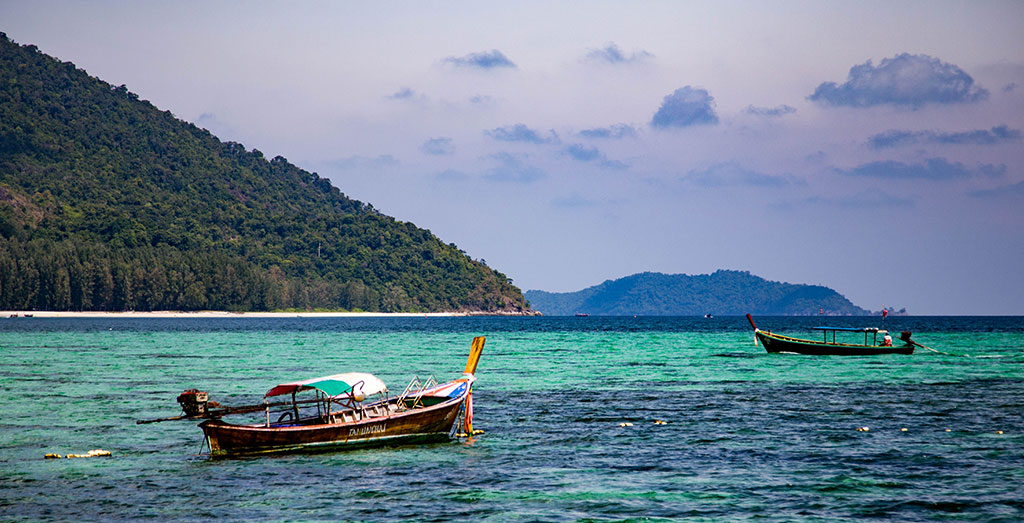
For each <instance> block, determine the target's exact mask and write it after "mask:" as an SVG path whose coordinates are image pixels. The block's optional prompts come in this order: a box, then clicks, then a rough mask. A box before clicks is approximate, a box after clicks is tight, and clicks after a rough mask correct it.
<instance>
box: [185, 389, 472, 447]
mask: <svg viewBox="0 0 1024 523" xmlns="http://www.w3.org/2000/svg"><path fill="white" fill-rule="evenodd" d="M467 389H468V387H467ZM467 393H468V391H467ZM467 393H464V394H462V395H460V396H458V397H455V398H451V399H449V400H447V401H444V402H441V403H438V404H436V405H432V406H429V407H422V408H416V409H409V410H405V411H401V412H396V413H393V414H391V415H386V416H379V417H372V418H367V419H362V420H357V421H348V422H341V423H323V424H311V425H298V426H285V427H274V426H271V427H267V426H265V425H234V424H231V423H226V422H224V421H221V420H219V419H212V420H207V421H204V422H202V423H200V424H199V427H200V428H202V429H203V433H204V434H205V435H206V438H207V440H208V441H209V443H210V453H211V454H212V455H214V456H225V455H238V454H255V453H268V452H291V451H314V450H317V451H318V450H325V451H326V450H336V449H338V448H354V447H368V446H385V445H392V444H398V443H413V442H430V441H445V440H447V439H448V437H449V434H450V433H451V430H452V426H453V425H454V424H455V420H456V418H458V415H459V411H460V409H461V408H462V406H463V404H464V403H465V401H466V396H467Z"/></svg>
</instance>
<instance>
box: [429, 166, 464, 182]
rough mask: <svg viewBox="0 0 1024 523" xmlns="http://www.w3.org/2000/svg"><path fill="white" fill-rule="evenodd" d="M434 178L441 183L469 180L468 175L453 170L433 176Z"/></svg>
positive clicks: (446, 170)
mask: <svg viewBox="0 0 1024 523" xmlns="http://www.w3.org/2000/svg"><path fill="white" fill-rule="evenodd" d="M434 178H435V179H437V180H438V181H442V182H461V181H464V180H468V179H469V175H468V174H466V173H464V172H462V171H458V170H455V169H445V170H443V171H441V172H439V173H437V174H435V175H434Z"/></svg>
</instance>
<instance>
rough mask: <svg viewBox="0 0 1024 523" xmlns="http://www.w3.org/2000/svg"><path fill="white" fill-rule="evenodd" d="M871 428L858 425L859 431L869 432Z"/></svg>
mask: <svg viewBox="0 0 1024 523" xmlns="http://www.w3.org/2000/svg"><path fill="white" fill-rule="evenodd" d="M869 430H871V429H869V428H867V427H857V432H867V431H869Z"/></svg>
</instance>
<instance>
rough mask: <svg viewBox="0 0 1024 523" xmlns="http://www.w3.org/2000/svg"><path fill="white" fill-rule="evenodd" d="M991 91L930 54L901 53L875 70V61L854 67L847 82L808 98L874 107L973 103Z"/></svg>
mask: <svg viewBox="0 0 1024 523" xmlns="http://www.w3.org/2000/svg"><path fill="white" fill-rule="evenodd" d="M988 94H989V93H988V91H987V90H985V89H983V88H982V87H980V86H977V85H975V84H974V79H973V78H971V75H969V74H967V73H966V72H964V71H963V69H960V68H959V67H957V66H955V65H953V64H949V63H945V62H942V61H940V60H939V59H938V58H932V57H930V56H928V55H923V54H920V55H912V54H907V53H903V54H899V55H896V56H895V57H893V58H885V59H883V60H882V63H880V64H879V65H878V67H875V66H873V65H871V60H868V61H867V62H865V63H864V64H861V65H855V66H853V67H851V68H850V74H849V76H848V77H847V80H846V83H844V84H842V85H836V84H835V82H825V83H823V84H821V85H819V86H818V88H817V89H815V90H814V94H812V95H810V96H808V97H807V98H808V99H809V100H811V101H815V102H820V103H822V104H825V105H832V106H845V107H872V106H877V105H895V106H904V107H911V108H914V109H916V108H919V107H922V106H924V105H925V104H930V103H934V104H954V103H971V102H977V101H979V100H984V99H986V98H988Z"/></svg>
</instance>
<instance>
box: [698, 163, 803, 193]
mask: <svg viewBox="0 0 1024 523" xmlns="http://www.w3.org/2000/svg"><path fill="white" fill-rule="evenodd" d="M682 180H683V181H684V182H686V183H692V184H694V185H699V186H702V187H725V186H746V187H762V188H779V187H790V186H794V185H806V182H804V181H803V180H801V179H799V178H797V177H795V176H793V175H791V174H764V173H759V172H755V171H751V170H748V169H744V168H742V167H740V166H739V165H737V164H735V163H731V162H730V163H720V164H718V165H713V166H711V167H709V168H707V169H705V170H703V171H697V170H693V171H690V172H688V173H686V175H685V176H683V177H682Z"/></svg>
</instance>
